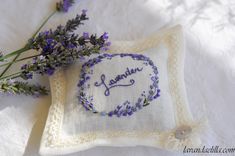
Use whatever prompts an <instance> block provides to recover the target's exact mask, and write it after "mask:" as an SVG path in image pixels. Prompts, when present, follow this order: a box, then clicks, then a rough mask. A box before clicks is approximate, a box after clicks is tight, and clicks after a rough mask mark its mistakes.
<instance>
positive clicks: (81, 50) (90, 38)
mask: <svg viewBox="0 0 235 156" xmlns="http://www.w3.org/2000/svg"><path fill="white" fill-rule="evenodd" d="M73 3H74V0H62V1H60V2H58V3H56V9H55V11H54V12H53V13H52V14H51V15H50V16H49V17H48V18H47V19H46V20H45V21H44V22H43V24H42V25H41V26H40V27H39V29H38V30H37V31H36V32H35V33H34V35H33V36H32V38H31V39H29V40H28V42H27V44H26V45H25V46H24V47H23V48H21V49H19V50H16V51H14V52H12V53H9V54H7V55H3V54H2V53H0V61H6V60H7V59H8V58H10V57H12V56H15V57H14V59H13V60H12V61H11V62H8V63H5V64H1V65H0V67H4V66H7V67H6V68H5V69H4V70H3V72H2V73H1V74H0V83H1V82H4V83H3V84H4V85H3V86H4V90H2V92H1V93H6V92H12V91H13V90H12V89H15V88H17V90H18V92H16V91H15V92H14V93H16V94H25V95H34V93H33V91H35V95H36V90H37V91H38V92H39V94H37V95H45V94H46V93H48V91H47V92H46V91H45V88H44V87H41V86H38V85H37V86H36V85H34V86H33V85H29V84H28V83H25V82H19V81H17V82H16V83H17V85H15V84H16V83H12V82H10V81H11V80H12V79H16V78H22V79H24V80H28V79H32V78H33V74H35V73H36V74H41V75H49V76H50V75H52V74H53V73H54V71H55V70H56V69H57V68H59V67H65V66H68V65H70V64H72V63H73V62H74V61H75V60H76V59H82V58H83V57H85V56H90V55H91V54H93V53H99V52H100V51H102V50H107V49H108V46H109V45H110V42H107V39H108V34H107V33H106V32H105V33H104V34H103V35H101V36H100V37H97V35H93V34H91V35H89V33H88V32H84V33H83V35H78V34H75V33H74V31H75V30H76V29H77V28H78V27H79V26H80V25H83V24H84V23H83V21H85V20H88V17H87V10H85V9H84V10H82V13H81V14H80V15H77V16H76V17H75V18H73V19H71V20H68V21H67V23H66V25H65V26H62V25H59V26H58V27H57V28H56V29H55V30H52V29H50V30H48V31H44V32H40V33H38V32H39V31H40V29H41V28H42V27H43V26H44V25H45V23H46V22H47V21H48V20H49V19H50V18H51V17H52V16H53V15H54V14H55V13H56V12H67V11H68V10H69V8H70V7H71V6H72V5H73ZM30 49H33V50H36V51H38V53H37V54H36V55H33V56H29V57H25V58H21V59H18V57H19V56H20V55H21V54H22V53H24V52H26V51H28V50H30ZM27 59H31V60H32V61H30V62H29V63H27V64H24V65H22V66H21V69H20V71H19V72H17V73H14V74H11V75H7V76H4V74H5V73H6V71H7V70H8V69H9V68H10V67H11V65H12V64H14V63H16V62H20V61H23V60H27ZM19 84H20V85H19ZM29 88H30V89H29ZM32 88H33V89H34V90H33V89H32ZM7 89H8V90H7ZM29 90H30V91H31V92H27V91H29ZM24 91H25V92H24Z"/></svg>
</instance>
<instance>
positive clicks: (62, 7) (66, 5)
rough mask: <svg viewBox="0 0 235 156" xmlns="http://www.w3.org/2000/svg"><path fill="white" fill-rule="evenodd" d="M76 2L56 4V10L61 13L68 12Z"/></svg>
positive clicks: (68, 1) (66, 0) (70, 0)
mask: <svg viewBox="0 0 235 156" xmlns="http://www.w3.org/2000/svg"><path fill="white" fill-rule="evenodd" d="M73 3H74V0H62V1H60V2H58V3H56V10H57V11H59V12H68V10H69V8H70V7H71V6H72V5H73Z"/></svg>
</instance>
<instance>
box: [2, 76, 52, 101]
mask: <svg viewBox="0 0 235 156" xmlns="http://www.w3.org/2000/svg"><path fill="white" fill-rule="evenodd" d="M48 92H49V91H48V90H47V89H46V88H45V87H42V86H40V85H32V84H28V83H27V82H19V81H13V80H11V79H10V80H3V81H0V93H7V94H9V95H12V94H24V95H32V96H34V97H39V96H42V95H48Z"/></svg>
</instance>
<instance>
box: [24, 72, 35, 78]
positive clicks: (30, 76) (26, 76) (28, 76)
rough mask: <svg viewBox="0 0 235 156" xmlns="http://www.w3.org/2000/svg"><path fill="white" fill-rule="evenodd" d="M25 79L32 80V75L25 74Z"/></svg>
mask: <svg viewBox="0 0 235 156" xmlns="http://www.w3.org/2000/svg"><path fill="white" fill-rule="evenodd" d="M25 78H26V79H32V78H33V73H27V74H25Z"/></svg>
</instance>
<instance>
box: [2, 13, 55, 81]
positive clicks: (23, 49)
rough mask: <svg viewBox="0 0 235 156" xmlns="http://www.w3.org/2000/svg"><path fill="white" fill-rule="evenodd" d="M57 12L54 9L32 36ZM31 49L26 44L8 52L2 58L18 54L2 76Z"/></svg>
mask: <svg viewBox="0 0 235 156" xmlns="http://www.w3.org/2000/svg"><path fill="white" fill-rule="evenodd" d="M55 13H56V11H54V12H53V13H51V14H50V15H49V16H48V17H47V18H46V20H45V21H44V22H43V23H42V24H41V26H40V27H39V28H38V29H37V31H36V32H35V33H34V34H33V36H32V38H34V37H35V36H36V35H37V34H38V32H39V31H40V30H41V28H42V27H43V26H44V25H45V24H46V22H47V21H48V20H49V19H50V18H51V17H52V16H53V15H54V14H55ZM29 49H30V48H29V47H28V45H27V44H26V46H25V47H24V48H22V49H19V50H16V51H14V52H12V53H10V54H8V55H6V56H4V57H2V58H1V59H6V58H8V57H11V56H13V55H16V56H15V57H14V59H13V60H12V62H11V63H10V64H9V65H8V66H7V67H6V68H5V69H4V70H3V72H2V73H1V74H0V78H1V77H2V76H3V75H4V74H5V73H6V72H7V70H8V69H9V68H10V67H11V66H12V64H14V63H15V61H16V60H17V59H18V57H20V55H21V53H23V52H25V51H27V50H29ZM1 59H0V61H1Z"/></svg>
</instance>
